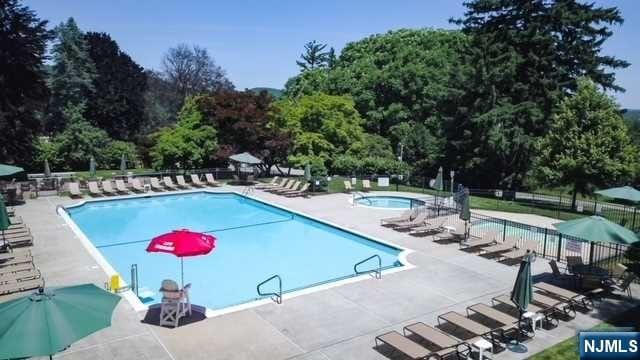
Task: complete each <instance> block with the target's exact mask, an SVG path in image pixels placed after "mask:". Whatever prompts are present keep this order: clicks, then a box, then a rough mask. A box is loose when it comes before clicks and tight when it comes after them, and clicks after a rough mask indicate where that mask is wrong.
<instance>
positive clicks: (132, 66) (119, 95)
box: [84, 32, 147, 139]
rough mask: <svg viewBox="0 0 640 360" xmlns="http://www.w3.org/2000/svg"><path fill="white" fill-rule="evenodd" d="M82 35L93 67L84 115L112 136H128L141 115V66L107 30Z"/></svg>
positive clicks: (144, 83) (144, 81)
mask: <svg viewBox="0 0 640 360" xmlns="http://www.w3.org/2000/svg"><path fill="white" fill-rule="evenodd" d="M84 38H85V41H86V42H87V45H88V52H89V56H90V58H91V60H92V61H93V63H94V64H95V68H96V77H95V79H94V81H93V85H94V91H93V92H92V93H90V95H89V98H88V100H89V101H88V102H87V110H86V114H85V117H86V118H87V119H88V120H89V121H90V122H91V123H92V124H93V125H95V126H97V127H99V128H101V129H103V130H105V131H106V132H107V133H108V134H109V135H110V136H111V137H112V138H115V139H131V138H132V137H133V136H134V135H136V134H137V133H138V131H139V130H140V128H141V126H142V121H143V118H144V105H145V104H144V102H145V101H144V92H145V90H146V86H147V76H146V74H145V73H144V69H143V68H142V67H141V66H140V65H138V64H136V63H135V62H134V61H133V60H132V59H131V57H129V55H127V54H126V53H125V52H123V51H121V50H120V48H119V47H118V44H117V43H116V42H115V41H114V40H112V39H111V37H110V36H109V35H108V34H105V33H96V32H89V33H87V34H85V36H84Z"/></svg>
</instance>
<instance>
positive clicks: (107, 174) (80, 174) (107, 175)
mask: <svg viewBox="0 0 640 360" xmlns="http://www.w3.org/2000/svg"><path fill="white" fill-rule="evenodd" d="M153 171H154V170H153V169H144V168H140V169H127V172H132V173H134V174H142V173H148V172H153ZM75 173H76V177H77V178H83V179H88V178H89V171H76V172H75ZM115 175H121V172H120V169H114V170H96V177H102V178H103V179H111V178H112V177H114V176H115Z"/></svg>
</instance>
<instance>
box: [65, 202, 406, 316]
mask: <svg viewBox="0 0 640 360" xmlns="http://www.w3.org/2000/svg"><path fill="white" fill-rule="evenodd" d="M67 211H68V213H69V215H70V217H71V219H72V220H73V221H74V222H75V223H76V225H77V226H78V227H79V228H80V229H81V230H82V232H83V233H84V234H85V235H86V237H87V238H88V239H89V240H90V241H91V242H92V243H93V244H94V245H95V246H96V247H97V248H98V250H99V251H100V252H101V253H102V254H103V255H104V257H105V258H106V259H107V261H109V263H110V264H111V265H112V266H113V267H114V268H115V269H116V271H118V272H119V273H120V274H121V276H122V277H123V278H124V279H125V280H126V281H127V282H128V281H129V277H130V275H129V274H130V269H131V265H132V264H137V266H138V277H139V287H140V288H143V287H144V288H149V289H151V290H153V291H157V289H158V288H159V287H160V283H161V281H162V280H163V279H175V280H176V281H177V282H179V281H180V260H179V259H178V258H176V257H174V256H173V255H169V254H158V253H154V254H150V253H147V252H146V251H145V249H146V246H147V244H148V242H149V240H150V239H151V238H153V237H154V236H157V235H159V234H162V233H166V232H169V231H171V230H174V229H182V228H187V229H190V230H192V231H199V232H209V233H211V234H213V235H214V236H215V237H216V238H217V239H218V240H217V243H216V249H215V250H214V251H213V252H212V253H210V254H209V255H206V256H199V257H192V258H185V259H184V273H185V283H191V284H192V288H191V293H190V295H191V300H192V303H194V304H198V305H203V306H206V307H208V308H210V309H220V308H224V307H227V306H230V305H235V304H240V303H244V302H248V301H251V300H255V299H257V298H258V294H257V292H256V285H257V284H258V283H259V282H261V281H262V280H265V279H267V278H268V277H270V276H271V275H274V274H279V275H280V276H281V277H282V285H283V290H284V291H291V290H296V289H301V288H305V287H309V286H312V285H315V284H318V283H323V282H327V281H331V280H335V279H339V278H344V277H348V276H352V275H354V271H353V265H354V264H355V263H356V262H358V261H360V260H363V259H365V258H367V257H369V256H372V255H374V254H377V255H379V256H380V257H381V259H382V266H383V267H387V268H388V267H394V266H401V264H400V263H399V261H398V254H399V253H400V250H399V249H396V248H393V247H389V246H386V245H384V244H381V243H378V242H375V241H372V240H369V239H367V238H364V237H361V236H358V235H355V234H352V233H350V232H347V231H344V230H341V229H338V228H335V227H332V226H329V225H326V224H323V223H320V222H318V221H314V220H312V219H309V218H306V217H304V216H300V215H296V214H293V213H291V212H288V211H285V210H282V209H279V208H276V207H273V206H270V205H267V204H264V203H261V202H259V201H255V200H252V199H249V198H246V197H243V196H240V195H236V194H212V193H206V192H201V193H189V194H179V195H167V196H156V197H149V198H135V199H123V200H111V201H99V202H88V203H86V204H84V205H81V206H77V207H70V208H67ZM368 264H369V263H367V264H365V265H364V266H363V267H362V269H367V268H369V269H372V268H375V267H377V264H374V262H371V265H368ZM274 289H275V288H273V287H271V288H270V286H266V287H265V290H274ZM157 300H158V294H156V296H155V299H154V301H157Z"/></svg>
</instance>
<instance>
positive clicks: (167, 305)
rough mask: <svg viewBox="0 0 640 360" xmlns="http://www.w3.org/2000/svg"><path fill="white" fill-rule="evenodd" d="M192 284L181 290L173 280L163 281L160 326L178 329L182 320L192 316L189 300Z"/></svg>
mask: <svg viewBox="0 0 640 360" xmlns="http://www.w3.org/2000/svg"><path fill="white" fill-rule="evenodd" d="M190 288H191V284H187V285H185V286H184V288H182V289H180V287H179V286H178V284H177V283H176V282H175V281H173V280H163V281H162V287H161V288H160V290H158V291H160V292H161V293H162V303H161V304H160V326H165V325H167V326H171V327H177V326H178V323H179V322H180V319H181V318H182V317H184V316H185V314H187V313H188V314H189V316H191V301H190V300H189V289H190Z"/></svg>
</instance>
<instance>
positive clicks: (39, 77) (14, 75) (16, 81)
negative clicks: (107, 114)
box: [0, 0, 52, 166]
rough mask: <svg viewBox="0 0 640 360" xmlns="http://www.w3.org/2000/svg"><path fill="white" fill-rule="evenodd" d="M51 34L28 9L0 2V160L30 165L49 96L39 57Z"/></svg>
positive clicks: (12, 2) (11, 0) (10, 0)
mask: <svg viewBox="0 0 640 360" xmlns="http://www.w3.org/2000/svg"><path fill="white" fill-rule="evenodd" d="M51 37H52V33H51V32H50V31H48V30H47V22H46V21H43V20H40V19H39V18H38V17H37V16H36V14H35V13H34V12H33V11H32V10H31V9H29V8H28V7H26V6H22V5H21V4H20V3H19V1H17V0H7V1H2V2H0V144H2V145H0V163H11V164H21V165H26V166H29V165H31V161H32V157H33V154H34V151H35V148H34V143H35V142H36V134H37V133H38V131H39V130H40V127H41V125H40V118H39V113H40V112H41V111H42V110H43V109H44V106H45V105H46V102H47V98H48V96H49V92H48V90H47V86H46V82H45V73H44V71H43V60H44V58H45V52H46V47H47V41H48V40H50V39H51Z"/></svg>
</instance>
